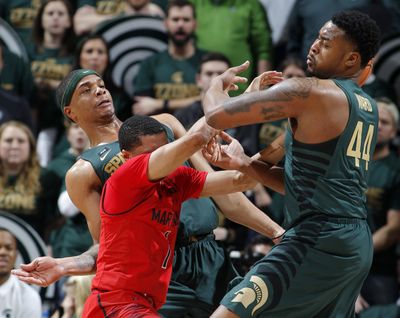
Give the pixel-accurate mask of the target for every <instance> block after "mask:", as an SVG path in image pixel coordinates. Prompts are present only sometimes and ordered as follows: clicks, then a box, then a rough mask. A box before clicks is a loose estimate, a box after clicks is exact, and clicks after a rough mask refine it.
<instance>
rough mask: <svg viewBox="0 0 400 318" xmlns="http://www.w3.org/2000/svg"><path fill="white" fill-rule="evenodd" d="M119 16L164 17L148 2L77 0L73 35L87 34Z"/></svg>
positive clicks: (148, 0) (161, 11)
mask: <svg viewBox="0 0 400 318" xmlns="http://www.w3.org/2000/svg"><path fill="white" fill-rule="evenodd" d="M121 14H126V15H151V16H159V17H161V18H164V16H165V14H164V11H163V10H162V9H161V8H160V7H159V6H158V5H156V4H154V3H151V1H150V0H105V1H104V0H103V1H99V0H78V10H77V11H76V13H75V16H74V25H75V33H76V34H77V35H83V34H88V33H90V32H91V31H94V30H95V29H96V27H97V26H99V25H100V24H101V23H103V22H106V21H107V20H110V19H112V18H115V17H117V16H118V15H121Z"/></svg>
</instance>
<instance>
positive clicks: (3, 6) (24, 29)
mask: <svg viewBox="0 0 400 318" xmlns="http://www.w3.org/2000/svg"><path fill="white" fill-rule="evenodd" d="M41 3H42V1H41V0H1V1H0V17H1V18H3V19H4V20H5V21H6V22H7V23H8V24H10V25H11V26H12V28H13V29H14V30H15V31H16V32H17V34H18V35H19V36H20V38H21V40H22V43H24V44H25V46H26V45H28V44H29V43H31V42H32V28H33V23H34V20H35V17H36V15H37V12H38V11H39V8H40V5H41Z"/></svg>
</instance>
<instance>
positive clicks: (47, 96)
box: [29, 0, 75, 167]
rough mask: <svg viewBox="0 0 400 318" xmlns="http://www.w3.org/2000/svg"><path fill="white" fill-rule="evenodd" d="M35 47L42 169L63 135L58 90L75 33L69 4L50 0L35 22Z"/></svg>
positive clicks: (32, 52) (33, 62) (68, 67)
mask: <svg viewBox="0 0 400 318" xmlns="http://www.w3.org/2000/svg"><path fill="white" fill-rule="evenodd" d="M33 36H34V45H33V46H32V47H31V48H30V50H29V55H30V60H31V70H32V74H33V77H34V80H35V85H36V89H37V96H36V100H35V109H36V111H37V117H38V118H37V121H38V132H39V135H38V140H37V152H38V154H39V160H40V164H41V166H43V167H45V166H46V165H47V164H48V162H49V161H50V160H51V158H52V151H53V147H54V144H55V142H56V141H57V139H58V137H59V136H60V135H61V134H62V132H63V131H64V122H63V116H62V113H61V112H60V110H59V109H58V106H57V103H56V100H55V89H56V88H57V86H58V84H59V83H60V82H61V80H62V79H63V78H64V77H65V76H66V75H67V74H68V73H69V72H70V70H71V64H72V58H73V51H74V46H75V43H74V32H73V25H72V7H71V5H70V3H69V2H68V1H67V0H47V1H46V2H44V3H43V5H42V6H41V7H40V9H39V12H38V15H37V17H36V19H35V23H34V29H33Z"/></svg>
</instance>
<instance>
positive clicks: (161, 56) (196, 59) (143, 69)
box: [133, 0, 205, 115]
mask: <svg viewBox="0 0 400 318" xmlns="http://www.w3.org/2000/svg"><path fill="white" fill-rule="evenodd" d="M165 27H166V29H167V33H168V47H167V49H166V50H165V51H162V52H159V53H155V54H153V55H151V56H150V57H148V58H146V59H144V60H143V61H142V62H141V63H140V67H139V71H138V73H137V75H136V77H135V79H134V88H135V93H134V99H135V103H134V104H133V113H134V114H138V115H150V114H157V113H161V112H169V113H174V112H175V111H177V110H178V109H182V108H185V107H188V106H189V105H191V104H192V103H193V102H195V101H198V100H200V89H199V87H197V85H196V73H197V70H198V67H199V65H200V63H201V58H202V56H203V55H204V54H205V51H203V50H200V49H198V48H197V46H196V44H195V42H194V31H195V29H196V15H195V9H194V7H193V5H192V4H191V3H190V2H189V1H187V0H173V1H170V2H169V4H168V11H167V17H166V19H165Z"/></svg>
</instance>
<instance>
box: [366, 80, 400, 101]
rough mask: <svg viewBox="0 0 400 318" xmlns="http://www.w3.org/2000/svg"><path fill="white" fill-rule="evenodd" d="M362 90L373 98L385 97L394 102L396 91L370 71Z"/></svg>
mask: <svg viewBox="0 0 400 318" xmlns="http://www.w3.org/2000/svg"><path fill="white" fill-rule="evenodd" d="M363 90H364V92H366V93H367V94H368V95H369V96H371V97H373V98H380V97H386V98H389V99H390V100H391V101H392V102H396V92H395V90H394V88H393V86H392V85H391V84H390V83H389V82H385V81H384V80H381V79H380V78H378V77H377V76H376V75H375V74H374V73H371V74H370V75H369V77H368V79H367V81H366V82H365V84H364V85H363Z"/></svg>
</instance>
